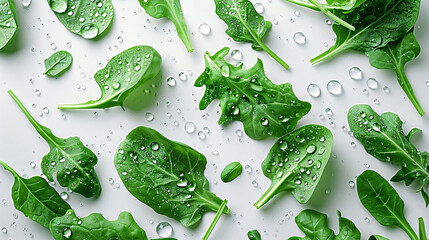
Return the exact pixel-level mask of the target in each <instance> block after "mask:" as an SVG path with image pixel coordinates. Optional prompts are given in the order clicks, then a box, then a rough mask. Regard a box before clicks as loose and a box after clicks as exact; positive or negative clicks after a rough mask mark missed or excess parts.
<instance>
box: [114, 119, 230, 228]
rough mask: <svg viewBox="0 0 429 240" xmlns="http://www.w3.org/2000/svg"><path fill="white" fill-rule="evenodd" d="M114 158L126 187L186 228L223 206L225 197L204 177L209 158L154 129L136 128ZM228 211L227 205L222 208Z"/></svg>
mask: <svg viewBox="0 0 429 240" xmlns="http://www.w3.org/2000/svg"><path fill="white" fill-rule="evenodd" d="M114 161H115V166H116V170H117V171H118V174H119V176H120V177H121V179H122V182H123V183H124V186H125V187H126V188H127V189H128V191H129V192H130V193H131V194H132V195H133V196H134V197H136V198H137V199H138V200H140V201H141V202H143V203H145V204H146V205H148V206H149V207H151V208H152V209H153V210H154V211H155V212H157V213H159V214H162V215H165V216H168V217H170V218H173V219H176V220H178V221H180V222H181V223H182V225H183V226H185V227H191V226H194V225H195V224H197V223H198V222H199V221H200V220H201V218H202V216H203V215H204V213H206V212H209V211H213V212H216V211H218V209H219V208H220V207H221V203H222V200H221V199H220V198H218V197H217V196H216V195H215V194H213V193H211V192H210V191H209V182H208V180H207V179H206V178H205V177H204V170H205V167H206V164H207V160H206V158H205V157H204V156H203V155H202V154H201V153H199V152H197V151H195V150H194V149H192V148H190V147H188V146H186V145H184V144H182V143H178V142H173V141H171V140H168V139H167V138H165V137H164V136H162V135H161V134H160V133H158V132H157V131H155V130H153V129H150V128H146V127H137V128H136V129H134V130H133V131H131V132H130V133H129V134H128V136H127V137H126V139H125V140H124V141H123V142H122V143H121V144H120V146H119V148H118V150H117V152H116V155H115V160H114ZM229 212H230V210H229V209H228V208H227V207H226V208H225V210H224V211H223V213H225V214H228V213H229Z"/></svg>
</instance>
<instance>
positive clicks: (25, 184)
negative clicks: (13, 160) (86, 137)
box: [0, 161, 70, 228]
mask: <svg viewBox="0 0 429 240" xmlns="http://www.w3.org/2000/svg"><path fill="white" fill-rule="evenodd" d="M0 165H2V166H3V167H4V168H5V169H6V170H8V171H9V172H10V173H12V175H13V177H14V178H15V182H14V183H13V187H12V199H13V204H14V205H15V208H16V209H17V210H19V211H21V212H22V213H24V215H25V216H26V217H28V218H30V219H31V220H33V221H35V222H37V223H39V224H40V225H42V226H44V227H46V228H49V223H50V222H51V220H52V219H54V218H55V217H59V216H62V215H64V214H65V213H66V211H67V210H68V209H70V205H69V204H68V203H66V202H65V201H64V200H63V199H62V198H61V197H60V195H59V194H58V193H57V192H56V191H55V189H54V188H53V187H51V185H49V183H47V182H46V180H45V179H43V178H41V177H32V178H30V179H25V178H22V177H21V176H19V174H18V173H16V172H15V171H14V170H13V169H12V168H11V167H9V166H8V165H7V164H6V163H4V162H2V161H0Z"/></svg>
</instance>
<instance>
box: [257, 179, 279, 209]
mask: <svg viewBox="0 0 429 240" xmlns="http://www.w3.org/2000/svg"><path fill="white" fill-rule="evenodd" d="M278 186H279V184H277V187H278ZM277 187H275V186H273V185H270V187H269V188H268V189H267V191H265V192H264V194H262V196H261V197H260V198H259V199H258V201H257V202H256V203H255V204H253V206H255V207H256V209H260V208H261V207H262V206H264V205H265V204H266V203H267V202H268V201H269V200H270V199H271V198H273V196H274V195H275V193H276V192H277Z"/></svg>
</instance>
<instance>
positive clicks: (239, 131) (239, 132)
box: [235, 129, 243, 137]
mask: <svg viewBox="0 0 429 240" xmlns="http://www.w3.org/2000/svg"><path fill="white" fill-rule="evenodd" d="M235 134H237V136H238V137H242V136H243V132H242V131H241V130H240V129H237V130H235Z"/></svg>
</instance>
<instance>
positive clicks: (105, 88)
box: [58, 46, 161, 109]
mask: <svg viewBox="0 0 429 240" xmlns="http://www.w3.org/2000/svg"><path fill="white" fill-rule="evenodd" d="M160 69H161V56H160V55H159V53H158V52H157V51H156V50H155V49H153V48H152V47H149V46H135V47H132V48H130V49H128V50H125V51H123V52H121V53H120V54H118V55H116V56H114V57H113V58H112V59H111V60H110V61H109V62H108V63H107V65H106V67H105V68H103V69H101V70H100V71H98V72H97V73H96V74H95V76H94V79H95V81H96V82H97V84H98V86H99V87H100V90H101V97H100V99H98V100H94V101H88V102H86V103H81V104H62V105H59V106H58V108H59V109H90V108H111V107H116V106H121V107H122V108H123V104H124V101H125V99H126V98H127V97H128V95H130V93H131V92H133V91H134V90H136V89H137V88H138V87H140V86H141V85H143V84H144V83H146V82H148V81H150V80H152V79H153V78H154V77H155V76H156V75H158V73H159V71H160Z"/></svg>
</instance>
